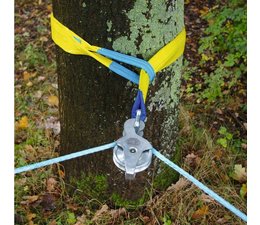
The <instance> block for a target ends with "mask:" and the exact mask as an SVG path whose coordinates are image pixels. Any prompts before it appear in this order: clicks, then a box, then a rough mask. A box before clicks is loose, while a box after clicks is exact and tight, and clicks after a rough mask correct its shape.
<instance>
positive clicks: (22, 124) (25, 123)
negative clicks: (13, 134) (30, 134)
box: [17, 116, 29, 129]
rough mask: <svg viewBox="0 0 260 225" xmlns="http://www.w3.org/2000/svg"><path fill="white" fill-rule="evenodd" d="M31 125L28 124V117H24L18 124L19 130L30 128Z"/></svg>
mask: <svg viewBox="0 0 260 225" xmlns="http://www.w3.org/2000/svg"><path fill="white" fill-rule="evenodd" d="M28 125H29V123H28V117H27V116H23V117H22V118H21V119H20V120H19V121H18V124H17V128H18V129H26V128H27V127H28Z"/></svg>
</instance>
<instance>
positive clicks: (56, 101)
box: [48, 95, 59, 107]
mask: <svg viewBox="0 0 260 225" xmlns="http://www.w3.org/2000/svg"><path fill="white" fill-rule="evenodd" d="M48 103H49V105H50V106H57V107H58V105H59V99H58V97H57V96H55V95H51V96H49V97H48Z"/></svg>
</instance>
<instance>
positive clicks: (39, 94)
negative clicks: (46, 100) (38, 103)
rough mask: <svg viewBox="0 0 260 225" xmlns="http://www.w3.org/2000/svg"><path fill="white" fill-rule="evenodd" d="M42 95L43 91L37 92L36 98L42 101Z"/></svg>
mask: <svg viewBox="0 0 260 225" xmlns="http://www.w3.org/2000/svg"><path fill="white" fill-rule="evenodd" d="M42 94H43V93H42V91H36V92H35V94H34V97H35V98H37V99H40V98H41V97H42Z"/></svg>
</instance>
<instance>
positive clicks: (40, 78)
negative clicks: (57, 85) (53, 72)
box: [38, 76, 46, 81]
mask: <svg viewBox="0 0 260 225" xmlns="http://www.w3.org/2000/svg"><path fill="white" fill-rule="evenodd" d="M45 79H46V77H43V76H39V77H38V81H44V80H45Z"/></svg>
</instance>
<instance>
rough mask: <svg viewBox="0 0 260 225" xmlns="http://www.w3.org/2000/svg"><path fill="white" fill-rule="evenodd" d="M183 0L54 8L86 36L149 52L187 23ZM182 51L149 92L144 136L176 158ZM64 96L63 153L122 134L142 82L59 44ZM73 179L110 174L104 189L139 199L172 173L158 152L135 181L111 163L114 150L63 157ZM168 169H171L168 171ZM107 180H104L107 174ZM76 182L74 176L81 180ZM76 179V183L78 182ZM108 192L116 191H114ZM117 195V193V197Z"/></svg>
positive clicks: (106, 0)
mask: <svg viewBox="0 0 260 225" xmlns="http://www.w3.org/2000/svg"><path fill="white" fill-rule="evenodd" d="M183 6H184V3H183V0H175V1H174V0H172V1H170V0H168V1H165V0H134V1H133V0H131V1H130V0H125V1H112V0H93V1H84V0H80V1H75V0H74V1H73V0H66V1H58V0H53V10H54V16H55V17H56V18H57V19H58V20H59V21H60V22H61V23H63V24H64V25H65V26H67V27H69V28H70V29H71V30H73V31H74V32H75V33H76V34H78V35H79V36H81V37H83V38H84V39H85V40H86V41H88V42H89V43H91V44H93V45H96V46H100V47H104V48H108V49H113V50H116V51H119V52H122V53H125V54H130V55H133V56H137V57H140V58H144V59H145V60H149V58H151V57H152V56H153V55H154V54H155V53H156V52H157V51H158V50H159V49H160V48H161V47H163V46H164V45H165V44H167V43H168V42H169V41H170V40H172V39H173V38H174V37H176V35H177V34H178V33H179V32H180V31H181V30H182V28H183V26H184V24H183V18H184V16H183ZM181 65H182V59H178V60H177V61H176V62H175V63H174V64H173V65H171V66H169V67H168V68H166V69H164V70H163V72H160V73H157V75H156V78H155V80H154V82H153V84H152V85H150V88H149V94H148V97H147V103H146V106H147V114H148V121H147V123H146V128H145V131H144V133H145V134H144V136H145V138H147V139H148V140H149V141H150V142H151V143H152V145H153V146H154V147H155V148H157V149H159V150H160V151H161V152H162V153H163V154H165V155H166V156H168V157H171V158H172V159H176V158H178V155H179V154H178V152H177V150H176V148H175V144H176V137H177V131H178V125H177V121H178V119H177V118H178V102H179V89H180V76H181ZM57 68H58V69H57V71H58V85H59V98H60V120H61V155H65V154H68V153H71V152H75V151H79V150H82V149H86V148H89V147H94V146H98V145H101V144H104V143H109V142H112V141H114V140H116V139H118V138H119V137H121V136H122V131H123V124H124V122H125V120H126V119H128V118H129V117H130V111H131V107H132V104H133V101H134V97H135V95H136V93H137V86H136V85H134V84H131V83H130V82H129V81H127V80H125V79H123V78H121V77H120V76H118V75H116V74H114V73H113V72H111V71H109V70H108V69H107V68H105V67H104V66H102V65H101V64H99V63H98V62H97V61H95V60H94V59H92V58H90V57H87V56H79V55H71V54H68V53H65V52H64V51H63V50H61V49H60V48H59V47H57ZM64 167H65V174H66V178H67V181H68V182H72V181H73V180H74V181H75V180H76V179H77V180H80V179H87V178H86V177H91V180H92V185H93V188H94V189H95V188H97V187H96V186H95V184H97V183H95V182H98V181H95V178H100V176H102V179H103V178H104V180H105V181H106V182H107V184H106V185H105V184H104V188H103V189H102V188H101V189H102V190H100V191H102V192H103V194H102V196H103V197H104V196H105V197H106V198H110V197H111V196H114V198H116V197H115V196H117V197H118V196H120V198H122V199H130V200H137V199H140V198H141V197H142V196H143V195H144V191H145V189H148V190H149V189H150V185H151V180H153V181H154V184H155V185H157V186H156V188H161V187H163V186H167V185H169V184H170V183H171V182H172V181H173V179H174V174H173V173H170V174H169V173H168V171H166V172H165V171H164V167H161V168H160V169H159V167H160V166H159V164H158V163H156V160H153V164H152V165H151V166H150V168H149V169H148V170H146V171H145V172H142V173H138V174H137V176H136V179H135V180H134V181H131V182H129V181H125V177H124V173H123V172H122V171H120V170H119V169H118V168H117V167H116V166H115V165H114V163H113V160H112V150H111V151H109V150H108V151H105V152H102V153H97V154H94V155H90V156H86V157H81V158H78V159H75V160H71V161H67V162H65V163H64ZM165 173H166V175H165ZM104 180H103V181H104ZM76 183H77V182H76ZM77 184H79V183H77ZM97 197H101V195H98V196H97ZM110 199H111V198H110ZM112 200H114V201H115V199H113V197H112Z"/></svg>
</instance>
